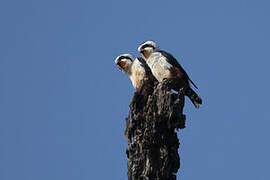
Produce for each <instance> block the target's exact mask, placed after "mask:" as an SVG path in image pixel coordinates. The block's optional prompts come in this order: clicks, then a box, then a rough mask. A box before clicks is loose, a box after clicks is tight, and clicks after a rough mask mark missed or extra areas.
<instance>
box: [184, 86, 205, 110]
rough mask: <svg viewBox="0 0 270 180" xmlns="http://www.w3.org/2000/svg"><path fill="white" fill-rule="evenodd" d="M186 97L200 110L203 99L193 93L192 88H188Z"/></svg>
mask: <svg viewBox="0 0 270 180" xmlns="http://www.w3.org/2000/svg"><path fill="white" fill-rule="evenodd" d="M185 95H186V96H188V97H189V99H190V100H191V102H192V103H193V104H194V106H195V107H196V108H198V109H199V107H200V104H202V98H201V97H200V96H198V94H197V93H196V92H195V91H193V89H191V87H190V86H188V87H186V89H185Z"/></svg>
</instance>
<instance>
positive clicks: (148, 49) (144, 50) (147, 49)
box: [138, 41, 158, 60]
mask: <svg viewBox="0 0 270 180" xmlns="http://www.w3.org/2000/svg"><path fill="white" fill-rule="evenodd" d="M157 50H158V47H157V45H156V43H155V42H154V41H146V42H145V43H143V44H141V45H140V46H139V48H138V51H139V52H140V53H141V56H142V57H143V59H144V60H147V59H148V58H149V57H150V55H151V54H152V53H153V52H155V51H157Z"/></svg>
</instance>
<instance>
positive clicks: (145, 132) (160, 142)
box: [125, 80, 185, 180]
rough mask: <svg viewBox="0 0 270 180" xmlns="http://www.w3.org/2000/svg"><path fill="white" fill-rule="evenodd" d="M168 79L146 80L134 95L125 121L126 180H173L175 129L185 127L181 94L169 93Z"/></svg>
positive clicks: (177, 160) (176, 144)
mask: <svg viewBox="0 0 270 180" xmlns="http://www.w3.org/2000/svg"><path fill="white" fill-rule="evenodd" d="M171 83H172V81H171V80H164V81H163V82H162V83H159V84H158V83H154V82H151V81H149V80H146V81H145V83H144V85H143V87H142V88H141V89H139V90H138V91H136V92H135V93H134V96H133V98H132V101H131V103H130V112H129V116H128V118H126V125H127V126H126V131H125V135H126V137H127V141H128V149H127V157H128V179H129V180H176V175H175V174H176V173H177V171H178V169H179V168H180V157H179V154H178V148H179V144H180V143H179V140H178V138H177V134H176V132H175V129H182V128H185V115H183V114H182V112H183V107H184V95H183V93H181V92H180V93H178V94H175V93H172V92H171V91H170V88H169V87H170V84H171Z"/></svg>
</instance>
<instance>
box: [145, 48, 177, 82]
mask: <svg viewBox="0 0 270 180" xmlns="http://www.w3.org/2000/svg"><path fill="white" fill-rule="evenodd" d="M146 62H147V64H148V66H149V67H150V69H151V71H152V73H153V75H154V76H155V78H156V79H157V80H158V81H159V82H161V81H162V80H163V79H164V78H169V77H170V70H169V69H170V68H172V67H173V66H172V65H171V64H169V63H168V62H167V60H166V57H164V56H163V55H162V54H161V53H160V52H154V53H152V54H151V56H150V57H149V58H148V60H147V61H146Z"/></svg>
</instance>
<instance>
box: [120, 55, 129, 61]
mask: <svg viewBox="0 0 270 180" xmlns="http://www.w3.org/2000/svg"><path fill="white" fill-rule="evenodd" d="M122 59H129V60H131V61H132V59H131V58H130V57H128V56H121V57H120V58H119V59H118V61H121V60H122Z"/></svg>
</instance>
